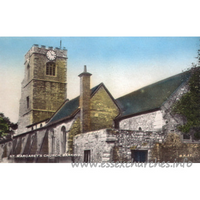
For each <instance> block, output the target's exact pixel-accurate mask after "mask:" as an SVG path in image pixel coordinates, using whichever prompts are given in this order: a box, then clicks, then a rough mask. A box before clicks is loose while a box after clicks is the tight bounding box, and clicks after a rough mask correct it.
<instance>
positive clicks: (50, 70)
mask: <svg viewBox="0 0 200 200" xmlns="http://www.w3.org/2000/svg"><path fill="white" fill-rule="evenodd" d="M46 75H49V76H55V75H56V65H55V63H54V62H48V63H47V64H46Z"/></svg>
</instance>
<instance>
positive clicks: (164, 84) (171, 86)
mask: <svg viewBox="0 0 200 200" xmlns="http://www.w3.org/2000/svg"><path fill="white" fill-rule="evenodd" d="M189 77H190V73H189V72H184V73H181V74H178V75H175V76H172V77H169V78H167V79H164V80H162V81H159V82H157V83H154V84H151V85H148V86H146V87H143V88H141V89H139V90H137V91H134V92H132V93H130V94H127V95H125V96H122V97H120V98H118V99H116V101H117V103H118V105H119V107H120V109H121V115H120V116H119V117H126V116H130V115H137V114H139V113H143V112H148V111H152V110H155V109H159V108H160V107H161V105H162V104H163V103H164V102H165V101H166V100H167V99H168V98H169V97H170V95H172V93H173V92H175V91H176V90H177V88H178V87H179V86H180V85H181V84H182V83H184V82H186V81H187V80H188V78H189Z"/></svg>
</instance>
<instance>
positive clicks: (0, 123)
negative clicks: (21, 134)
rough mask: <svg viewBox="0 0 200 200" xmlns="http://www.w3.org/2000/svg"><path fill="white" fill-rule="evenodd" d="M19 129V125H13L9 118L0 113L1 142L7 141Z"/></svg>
mask: <svg viewBox="0 0 200 200" xmlns="http://www.w3.org/2000/svg"><path fill="white" fill-rule="evenodd" d="M17 128H18V126H17V124H15V123H12V122H11V121H10V119H9V118H8V117H5V116H4V114H3V113H0V140H3V139H7V138H8V137H9V136H11V135H12V134H13V133H14V130H16V129H17Z"/></svg>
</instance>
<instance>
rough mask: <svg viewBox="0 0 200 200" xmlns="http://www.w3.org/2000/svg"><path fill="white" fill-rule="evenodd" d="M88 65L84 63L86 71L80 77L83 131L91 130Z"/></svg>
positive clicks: (81, 123) (81, 124)
mask: <svg viewBox="0 0 200 200" xmlns="http://www.w3.org/2000/svg"><path fill="white" fill-rule="evenodd" d="M91 75H92V74H90V73H88V72H87V67H86V65H84V72H83V73H81V74H80V75H79V77H80V99H79V106H80V126H81V133H85V132H88V131H90V76H91Z"/></svg>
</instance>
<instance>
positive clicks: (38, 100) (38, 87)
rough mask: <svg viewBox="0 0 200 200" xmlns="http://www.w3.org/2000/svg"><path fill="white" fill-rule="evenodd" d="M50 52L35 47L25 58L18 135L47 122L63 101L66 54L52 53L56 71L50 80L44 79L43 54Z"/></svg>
mask: <svg viewBox="0 0 200 200" xmlns="http://www.w3.org/2000/svg"><path fill="white" fill-rule="evenodd" d="M50 49H52V48H45V47H44V46H41V47H39V46H37V45H36V46H33V47H32V48H31V49H30V50H29V51H28V53H27V54H26V55H25V64H24V65H25V70H24V71H25V74H24V80H23V81H22V91H21V100H20V112H19V128H18V134H20V133H23V132H25V131H26V128H25V127H26V126H28V125H30V124H33V123H37V122H40V121H42V120H45V119H47V118H50V117H51V116H52V115H53V113H54V112H55V111H56V110H57V109H58V108H59V107H60V106H61V104H62V103H63V102H64V101H65V99H66V82H67V78H66V72H67V51H66V50H62V49H58V48H56V49H53V50H54V51H55V52H56V54H57V58H56V59H55V60H54V61H52V62H54V63H55V66H56V69H55V76H50V75H46V64H47V63H48V62H49V60H48V59H47V57H46V52H47V51H48V50H50ZM27 97H29V107H28V108H27Z"/></svg>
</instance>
